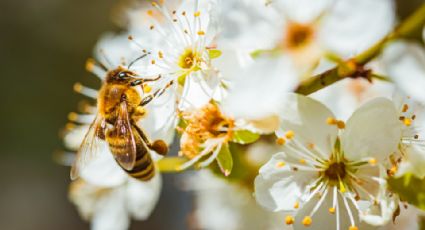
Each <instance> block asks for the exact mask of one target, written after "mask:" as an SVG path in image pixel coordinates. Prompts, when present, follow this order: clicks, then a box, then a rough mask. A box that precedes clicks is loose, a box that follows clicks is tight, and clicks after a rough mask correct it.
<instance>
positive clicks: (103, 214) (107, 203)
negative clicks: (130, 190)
mask: <svg viewBox="0 0 425 230" xmlns="http://www.w3.org/2000/svg"><path fill="white" fill-rule="evenodd" d="M129 225H130V218H129V216H128V212H127V209H126V203H125V191H124V189H120V188H117V189H114V190H112V191H110V193H108V194H104V195H103V196H102V197H101V198H99V200H98V202H97V203H96V211H95V213H94V214H93V218H92V220H91V229H93V230H125V229H128V227H129Z"/></svg>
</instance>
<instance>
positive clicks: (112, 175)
mask: <svg viewBox="0 0 425 230" xmlns="http://www.w3.org/2000/svg"><path fill="white" fill-rule="evenodd" d="M80 177H81V178H83V179H84V180H85V181H87V182H88V183H90V184H93V185H97V186H103V187H112V186H117V185H121V184H123V183H124V182H126V181H127V178H128V175H127V173H126V172H124V170H123V169H121V168H120V166H118V163H117V162H116V161H115V159H114V158H113V156H112V153H111V152H110V151H109V147H108V145H107V144H104V145H102V148H101V149H99V154H98V157H97V158H95V159H93V160H91V161H90V162H89V163H88V164H87V165H86V167H84V168H83V169H82V171H81V172H80Z"/></svg>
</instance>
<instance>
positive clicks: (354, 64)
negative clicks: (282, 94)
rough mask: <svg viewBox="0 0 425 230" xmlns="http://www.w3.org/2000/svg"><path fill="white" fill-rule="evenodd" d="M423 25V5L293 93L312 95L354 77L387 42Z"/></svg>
mask: <svg viewBox="0 0 425 230" xmlns="http://www.w3.org/2000/svg"><path fill="white" fill-rule="evenodd" d="M424 25H425V4H423V5H422V6H421V7H420V8H419V9H418V10H416V11H415V12H414V13H413V14H412V15H410V16H409V17H408V18H407V19H406V20H405V21H403V22H402V23H400V24H399V25H398V26H397V27H396V28H395V29H394V31H392V32H391V33H389V34H388V35H387V36H385V37H384V38H383V39H381V40H380V41H379V42H377V43H376V44H375V45H373V46H372V47H370V48H369V49H367V50H366V51H364V52H362V53H360V54H359V55H357V56H355V57H354V58H352V59H349V60H347V61H345V62H343V63H341V64H339V65H338V66H337V67H335V68H332V69H330V70H327V71H325V72H323V73H321V74H319V75H316V76H313V77H311V78H309V79H307V80H304V81H302V82H301V83H300V85H299V86H298V88H297V89H296V90H295V92H297V93H299V94H304V95H308V94H311V93H314V92H316V91H318V90H320V89H323V88H325V87H327V86H329V85H332V84H333V83H335V82H337V81H340V80H342V79H344V78H347V77H353V76H355V75H356V73H357V71H358V70H359V68H360V69H361V70H362V71H364V69H363V66H364V65H365V64H367V63H368V62H370V61H371V60H372V59H374V58H375V57H377V56H378V55H379V54H380V53H381V52H382V50H383V48H384V47H385V44H387V42H389V41H392V40H395V39H399V38H406V37H408V36H409V35H411V34H412V33H414V32H416V31H417V30H419V29H422V28H423V26H424Z"/></svg>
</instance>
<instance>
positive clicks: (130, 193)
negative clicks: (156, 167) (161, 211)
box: [126, 172, 162, 220]
mask: <svg viewBox="0 0 425 230" xmlns="http://www.w3.org/2000/svg"><path fill="white" fill-rule="evenodd" d="M161 187H162V179H161V174H159V172H157V174H156V175H155V176H154V177H153V178H152V179H151V180H150V181H147V182H141V181H138V180H135V179H130V180H129V181H128V184H127V190H126V195H127V208H128V210H129V212H130V213H131V215H132V216H133V217H134V218H135V219H137V220H146V219H147V218H148V217H149V216H150V214H151V213H152V211H153V210H154V208H155V206H156V204H157V203H158V199H159V195H160V193H161Z"/></svg>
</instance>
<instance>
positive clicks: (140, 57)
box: [127, 52, 151, 69]
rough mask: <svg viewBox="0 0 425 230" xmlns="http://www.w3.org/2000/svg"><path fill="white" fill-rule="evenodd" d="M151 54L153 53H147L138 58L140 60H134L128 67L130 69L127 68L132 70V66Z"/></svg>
mask: <svg viewBox="0 0 425 230" xmlns="http://www.w3.org/2000/svg"><path fill="white" fill-rule="evenodd" d="M149 54H151V53H150V52H147V53H145V54H142V56H140V57H138V58H136V59H134V60H133V61H132V62H130V64H129V65H128V68H127V69H130V68H131V66H132V65H133V64H134V63H136V62H137V61H139V60H140V59H143V58H144V57H146V56H148V55H149Z"/></svg>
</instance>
